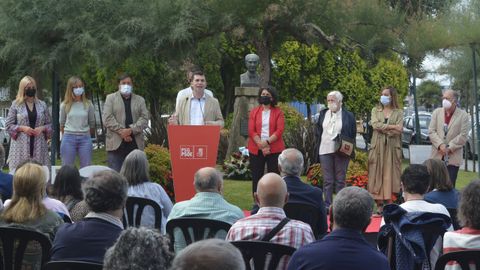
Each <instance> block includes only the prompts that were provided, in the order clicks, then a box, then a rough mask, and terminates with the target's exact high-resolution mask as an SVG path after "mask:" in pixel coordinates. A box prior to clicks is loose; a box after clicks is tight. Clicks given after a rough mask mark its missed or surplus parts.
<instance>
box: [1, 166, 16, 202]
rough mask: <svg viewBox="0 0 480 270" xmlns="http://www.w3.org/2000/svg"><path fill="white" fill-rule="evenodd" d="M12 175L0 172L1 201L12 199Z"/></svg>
mask: <svg viewBox="0 0 480 270" xmlns="http://www.w3.org/2000/svg"><path fill="white" fill-rule="evenodd" d="M12 182H13V175H11V174H8V173H4V172H0V196H2V200H3V201H5V200H8V199H10V198H11V197H12V189H13V187H12V185H13V184H12Z"/></svg>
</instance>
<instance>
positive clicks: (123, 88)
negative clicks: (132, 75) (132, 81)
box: [120, 84, 133, 95]
mask: <svg viewBox="0 0 480 270" xmlns="http://www.w3.org/2000/svg"><path fill="white" fill-rule="evenodd" d="M132 88H133V87H132V86H131V85H128V84H122V85H120V93H122V94H124V95H130V94H131V93H132Z"/></svg>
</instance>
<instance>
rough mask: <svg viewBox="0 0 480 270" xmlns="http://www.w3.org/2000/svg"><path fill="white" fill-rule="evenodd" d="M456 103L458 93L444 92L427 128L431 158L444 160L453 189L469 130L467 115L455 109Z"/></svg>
mask: <svg viewBox="0 0 480 270" xmlns="http://www.w3.org/2000/svg"><path fill="white" fill-rule="evenodd" d="M457 102H458V93H457V92H455V91H453V90H446V91H445V92H444V93H443V97H442V108H437V109H435V110H434V111H433V113H432V120H431V121H430V126H429V127H428V135H429V137H430V141H431V142H432V154H431V158H437V159H442V160H445V162H446V164H447V169H448V174H449V175H450V181H451V182H452V184H453V186H454V187H455V182H456V180H457V174H458V169H459V167H460V163H461V162H462V158H463V146H464V145H465V142H466V141H467V133H468V128H469V125H468V114H467V113H466V112H465V111H464V110H462V109H460V108H459V107H457Z"/></svg>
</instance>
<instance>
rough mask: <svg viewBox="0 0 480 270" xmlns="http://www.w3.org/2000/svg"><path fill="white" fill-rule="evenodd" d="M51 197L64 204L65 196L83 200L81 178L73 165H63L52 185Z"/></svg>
mask: <svg viewBox="0 0 480 270" xmlns="http://www.w3.org/2000/svg"><path fill="white" fill-rule="evenodd" d="M53 196H55V197H56V198H57V199H59V200H60V201H62V202H64V203H65V198H66V197H67V196H72V197H73V198H74V199H77V200H80V201H81V200H83V192H82V177H81V176H80V173H79V172H78V170H77V168H75V166H73V165H63V166H62V167H61V168H60V170H58V172H57V175H56V176H55V182H54V183H53Z"/></svg>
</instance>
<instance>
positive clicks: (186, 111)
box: [177, 95, 224, 127]
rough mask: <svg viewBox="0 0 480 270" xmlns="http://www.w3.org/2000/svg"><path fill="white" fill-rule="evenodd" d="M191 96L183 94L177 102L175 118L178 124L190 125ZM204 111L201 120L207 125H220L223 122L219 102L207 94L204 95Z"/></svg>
mask: <svg viewBox="0 0 480 270" xmlns="http://www.w3.org/2000/svg"><path fill="white" fill-rule="evenodd" d="M191 100H192V98H191V96H184V97H183V98H182V99H181V100H180V102H179V104H178V110H177V115H178V116H177V119H178V124H179V125H190V102H191ZM204 110H205V112H204V115H203V118H204V119H203V121H204V122H205V124H207V125H218V126H222V127H223V124H224V121H223V116H222V111H221V110H220V104H219V103H218V100H217V99H216V98H213V97H211V96H209V95H205V108H204Z"/></svg>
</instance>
